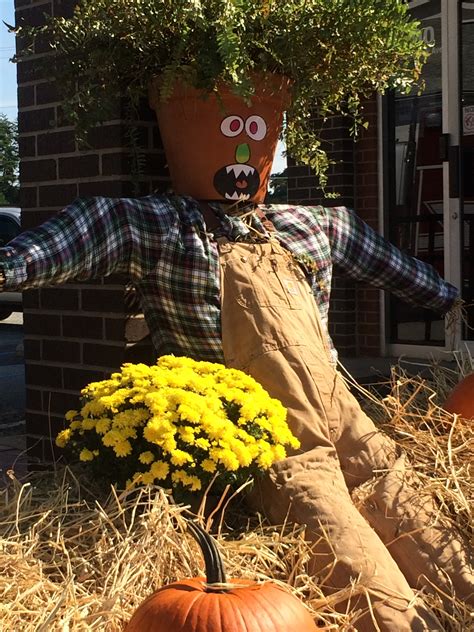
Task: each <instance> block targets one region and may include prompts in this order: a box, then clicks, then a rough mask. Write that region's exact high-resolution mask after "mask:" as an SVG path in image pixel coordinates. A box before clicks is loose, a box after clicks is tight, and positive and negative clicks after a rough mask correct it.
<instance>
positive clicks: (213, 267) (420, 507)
mask: <svg viewBox="0 0 474 632" xmlns="http://www.w3.org/2000/svg"><path fill="white" fill-rule="evenodd" d="M205 103H206V104H207V106H206V107H207V108H208V110H209V111H208V112H207V115H208V116H209V118H210V120H211V123H212V126H213V132H210V131H209V127H206V126H204V125H202V118H201V115H193V108H190V110H189V111H186V112H183V113H181V117H180V118H181V126H186V129H185V130H183V129H181V133H182V134H183V138H184V140H183V142H184V144H183V143H182V144H181V148H180V150H178V153H179V151H180V152H181V154H182V158H183V160H184V161H186V160H188V162H189V163H190V165H191V168H192V169H191V171H192V178H191V179H190V180H188V181H186V182H184V183H183V182H181V179H180V171H179V170H178V171H175V173H174V174H173V172H172V173H171V175H172V179H173V181H174V185H175V191H176V194H173V195H151V196H148V197H143V198H138V199H110V198H104V197H96V198H92V199H78V200H76V201H75V202H73V203H72V204H71V205H70V206H68V207H67V208H65V209H64V210H63V211H61V212H60V213H59V214H58V215H57V216H55V217H53V218H52V219H50V220H48V221H47V222H46V223H44V224H42V225H41V226H40V227H38V228H36V229H34V230H30V231H27V232H24V233H23V234H21V235H20V236H19V237H17V238H16V239H14V240H13V241H12V242H10V244H8V245H7V246H6V247H5V248H2V249H0V280H1V287H2V289H4V290H14V289H15V290H21V289H27V288H36V287H40V286H45V285H52V284H57V283H63V282H65V281H69V280H72V279H75V280H86V279H92V278H97V277H102V276H107V275H109V274H112V273H122V274H126V275H128V277H129V278H130V279H131V281H132V282H133V283H134V285H135V287H136V289H137V291H138V293H139V295H140V298H141V304H142V308H143V312H144V315H145V317H146V320H147V323H148V325H149V328H150V332H151V336H152V339H153V343H154V346H155V349H156V354H157V356H161V355H163V354H169V353H173V354H175V355H186V356H190V357H192V358H195V359H198V360H209V361H216V362H224V363H225V364H226V365H227V366H230V367H235V368H238V369H241V370H243V371H245V372H247V373H248V374H250V375H252V376H253V377H254V378H255V379H256V380H258V381H259V382H260V383H261V384H262V385H263V387H264V388H266V389H267V390H268V392H269V393H270V395H271V396H272V397H276V398H278V399H280V401H281V402H282V403H283V405H284V406H286V407H287V409H288V423H289V425H290V427H291V429H292V431H293V433H294V434H295V435H296V436H297V437H298V438H299V440H300V442H301V448H300V449H299V450H297V451H295V452H294V453H291V454H289V455H288V456H287V458H285V459H284V460H282V461H280V462H278V463H276V464H275V465H274V466H273V468H272V469H271V472H270V474H269V475H268V476H267V477H266V478H265V479H263V480H262V481H261V482H260V483H259V484H258V486H257V487H256V488H255V490H254V491H253V492H252V494H251V502H252V504H253V505H254V506H255V507H256V508H257V509H258V510H259V511H261V512H263V513H265V515H266V516H267V517H268V518H269V519H270V520H271V521H272V522H273V523H274V524H281V523H283V522H284V521H285V520H287V519H290V520H292V521H295V522H298V523H300V524H305V525H306V526H307V529H306V533H307V537H308V539H310V541H311V542H312V543H313V548H312V551H313V555H312V558H311V560H310V562H309V570H310V572H311V573H314V574H315V575H316V576H318V577H319V578H320V579H321V582H324V584H323V585H324V586H325V588H326V591H327V592H328V593H330V592H331V591H337V590H338V589H341V588H343V587H345V586H347V585H348V584H349V583H350V582H351V581H353V580H357V579H361V581H362V583H363V585H364V586H365V587H366V589H367V593H366V595H365V596H363V597H362V596H359V597H358V598H357V597H354V598H353V600H352V604H351V605H354V601H357V599H359V601H360V603H359V604H358V605H360V608H361V609H364V610H366V611H367V615H366V616H365V617H362V618H361V619H360V620H359V621H358V629H359V630H375V629H378V630H384V631H392V632H393V631H395V630H396V631H397V632H402V631H405V630H417V631H421V630H429V631H430V632H433V631H435V630H442V627H441V626H440V624H439V623H438V621H437V620H436V619H435V617H434V616H433V614H432V613H431V611H430V610H429V609H428V608H427V607H426V606H425V605H423V604H421V603H420V602H419V601H418V600H417V598H416V595H415V592H414V591H415V590H418V589H426V590H435V588H434V587H436V589H438V590H439V591H440V594H441V595H443V594H445V595H449V594H451V592H452V590H454V591H455V593H456V595H457V597H458V598H460V599H465V600H466V601H467V602H468V603H471V604H472V603H474V577H473V569H472V566H471V565H470V560H469V555H468V553H469V552H468V550H467V548H466V547H465V546H464V545H463V543H462V541H461V539H459V538H458V537H457V536H456V534H454V533H452V532H450V531H449V530H448V529H447V528H445V527H444V526H443V525H442V524H441V523H440V522H438V520H437V511H436V507H435V504H434V501H433V499H432V498H431V496H430V495H429V494H428V493H426V494H425V495H423V494H421V493H420V491H419V490H416V491H415V488H414V485H413V483H412V481H411V475H410V466H409V465H408V464H407V462H406V459H405V457H404V455H403V454H401V453H399V452H398V451H397V448H396V447H395V445H394V444H393V442H392V441H391V440H390V439H389V438H388V437H387V436H385V435H384V434H383V433H382V432H381V431H379V430H378V429H377V428H376V427H375V426H374V424H373V422H372V421H371V420H370V419H369V418H368V417H367V416H366V415H365V414H364V412H363V411H362V410H361V408H360V406H359V404H358V402H357V400H356V399H355V398H354V397H353V395H352V394H351V392H350V391H349V390H348V388H347V386H346V385H345V383H344V381H343V379H342V378H341V377H340V375H339V374H338V372H337V370H336V352H335V350H334V348H333V345H332V342H331V340H330V337H329V334H328V327H327V318H328V305H329V295H330V284H331V276H332V269H333V264H337V265H338V266H339V268H340V269H342V270H343V271H344V272H345V274H347V276H348V277H350V278H352V279H356V280H358V281H363V282H368V283H370V284H372V285H373V286H375V287H378V288H383V289H385V290H389V291H391V292H393V293H394V294H395V295H397V296H398V297H400V298H402V299H404V300H405V301H407V302H409V303H411V304H413V305H419V306H422V307H425V308H431V309H433V310H437V311H438V312H439V313H440V314H446V313H447V312H448V311H449V310H450V309H451V308H452V306H453V304H454V303H455V301H456V300H457V296H458V291H457V289H456V288H455V287H453V286H452V285H450V284H449V283H446V282H445V281H443V280H442V279H441V278H440V276H439V275H438V274H437V272H436V271H435V270H434V269H433V268H432V267H431V266H429V265H427V264H425V263H422V262H421V261H418V260H417V259H414V258H412V257H409V256H407V255H406V254H404V253H402V252H401V251H399V250H398V249H397V248H395V247H394V246H393V245H391V244H390V243H388V242H387V241H385V240H384V239H383V238H382V237H381V236H380V235H378V234H377V233H376V232H374V231H373V230H372V229H371V228H370V227H369V226H368V225H367V224H365V223H364V222H363V221H361V220H360V219H359V218H358V217H357V215H356V214H355V213H354V212H352V211H351V210H349V209H347V208H345V207H334V208H323V207H321V206H289V205H270V206H268V205H265V204H263V203H262V202H263V196H264V194H265V191H266V186H267V180H268V175H269V171H270V166H271V162H272V154H271V153H270V157H269V156H268V153H267V152H263V151H262V146H263V144H262V143H263V141H264V140H265V139H268V138H270V144H271V145H272V149H273V150H274V148H275V145H276V139H277V136H278V130H279V120H274V119H273V118H272V116H273V115H272V112H271V110H272V108H273V106H271V105H270V106H269V104H268V103H267V100H265V99H263V100H262V101H258V100H257V101H256V102H254V103H253V104H252V106H249V105H246V104H244V103H242V102H239V103H238V104H232V105H230V106H228V105H227V104H226V103H224V109H225V112H223V110H222V103H221V102H219V103H218V102H217V100H216V101H215V100H213V99H208V100H207V101H206V102H205ZM175 107H177V105H176V104H175ZM269 108H270V110H269ZM277 119H278V117H277ZM160 127H161V129H162V133H163V131H164V130H166V129H167V124H166V122H165V123H163V121H162V120H160ZM170 133H172V132H170ZM164 140H165V147H166V139H164ZM207 154H212V155H211V156H210V159H209V160H208V161H207V164H206V162H205V161H204V160H202V158H203V156H204V155H207ZM167 155H168V152H167ZM168 157H169V158H170V156H168ZM368 481H372V488H371V489H372V491H371V493H370V494H369V495H368V497H367V498H366V500H365V502H364V505H363V507H362V508H361V509H360V510H358V509H357V508H356V507H355V505H354V503H353V502H352V499H351V492H353V491H354V490H355V489H356V488H357V487H358V486H359V485H361V484H363V483H366V482H368ZM367 600H370V602H371V607H370V608H368V607H367ZM344 607H345V604H343V603H340V604H338V608H342V609H343V608H344ZM377 626H378V627H377Z"/></svg>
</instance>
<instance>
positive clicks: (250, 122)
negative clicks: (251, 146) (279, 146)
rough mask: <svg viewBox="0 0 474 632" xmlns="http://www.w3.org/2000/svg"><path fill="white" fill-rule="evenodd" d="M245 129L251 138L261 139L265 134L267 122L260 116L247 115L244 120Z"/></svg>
mask: <svg viewBox="0 0 474 632" xmlns="http://www.w3.org/2000/svg"><path fill="white" fill-rule="evenodd" d="M245 131H246V132H247V134H248V135H249V136H250V138H252V139H253V140H262V139H263V138H265V136H266V134H267V124H266V123H265V121H264V120H263V118H262V117H261V116H249V117H248V119H247V120H246V121H245Z"/></svg>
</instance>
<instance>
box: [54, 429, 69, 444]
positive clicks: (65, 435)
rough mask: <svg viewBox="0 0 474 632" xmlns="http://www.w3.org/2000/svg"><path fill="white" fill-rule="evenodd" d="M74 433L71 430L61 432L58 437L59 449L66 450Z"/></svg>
mask: <svg viewBox="0 0 474 632" xmlns="http://www.w3.org/2000/svg"><path fill="white" fill-rule="evenodd" d="M71 434H72V431H71V429H70V428H66V429H65V430H61V432H60V433H59V434H58V436H57V437H56V445H57V446H58V447H59V448H64V447H65V446H66V445H67V443H68V442H69V440H70V439H71Z"/></svg>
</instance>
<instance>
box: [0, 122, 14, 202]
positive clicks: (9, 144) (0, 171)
mask: <svg viewBox="0 0 474 632" xmlns="http://www.w3.org/2000/svg"><path fill="white" fill-rule="evenodd" d="M18 162H19V156H18V140H17V125H16V123H15V122H14V121H10V120H9V119H8V118H7V117H6V116H5V115H4V114H0V205H8V206H14V205H15V204H18V199H19V186H18Z"/></svg>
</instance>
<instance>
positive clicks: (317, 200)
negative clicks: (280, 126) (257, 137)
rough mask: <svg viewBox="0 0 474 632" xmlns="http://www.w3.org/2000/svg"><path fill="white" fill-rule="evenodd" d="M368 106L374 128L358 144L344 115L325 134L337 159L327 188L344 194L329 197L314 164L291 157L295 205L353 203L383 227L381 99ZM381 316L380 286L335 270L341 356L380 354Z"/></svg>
mask: <svg viewBox="0 0 474 632" xmlns="http://www.w3.org/2000/svg"><path fill="white" fill-rule="evenodd" d="M363 106H364V115H365V117H366V119H367V120H368V121H369V127H368V129H367V130H364V129H362V130H361V132H360V135H359V138H358V140H357V142H355V143H354V141H353V139H352V138H351V137H350V134H349V122H348V120H347V119H345V118H343V117H340V116H335V117H332V118H331V119H330V120H329V121H328V123H327V125H326V126H325V128H324V130H323V133H322V138H323V141H324V143H325V145H324V148H325V149H326V151H327V152H328V155H329V157H330V158H331V159H332V160H334V161H335V164H333V165H332V166H331V168H330V170H329V181H328V186H327V187H326V190H327V192H328V193H332V192H337V193H338V194H339V197H337V198H325V197H324V195H323V194H322V192H321V190H320V189H319V183H318V179H317V178H316V176H315V175H314V174H312V172H311V170H310V169H309V167H302V166H298V165H295V163H294V161H291V160H289V161H288V164H289V167H288V199H289V202H290V203H292V204H323V205H325V206H349V207H351V208H354V209H355V210H356V212H357V214H358V215H359V216H360V217H361V218H362V219H363V220H365V221H367V222H368V223H369V224H370V225H371V226H372V227H373V228H374V229H375V230H378V215H377V213H378V175H377V169H378V163H377V102H376V98H375V97H374V98H373V99H368V100H366V101H365V102H364V103H363ZM380 318H381V315H380V307H379V299H378V290H375V289H373V288H371V287H370V286H368V285H366V284H359V283H355V282H353V281H351V280H350V279H348V278H347V277H346V276H345V275H344V274H341V272H340V271H338V270H337V268H335V270H334V278H333V283H332V290H331V305H330V311H329V331H330V334H331V337H332V338H333V340H334V344H335V346H336V348H337V349H338V351H339V354H340V355H341V356H346V357H347V356H349V357H350V356H354V355H376V356H377V355H379V352H380V342H379V340H380V339H379V336H380ZM354 332H355V333H356V335H355V336H354Z"/></svg>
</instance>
